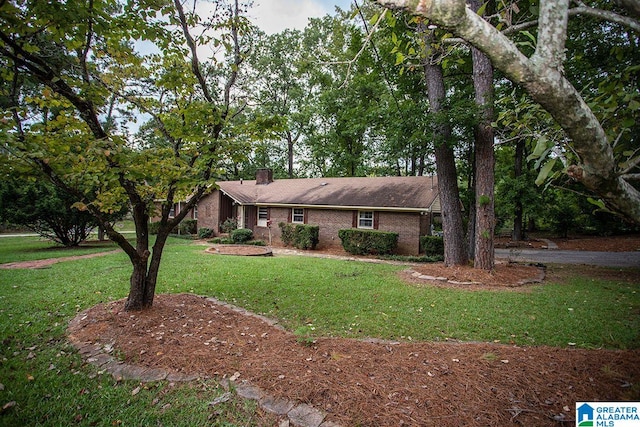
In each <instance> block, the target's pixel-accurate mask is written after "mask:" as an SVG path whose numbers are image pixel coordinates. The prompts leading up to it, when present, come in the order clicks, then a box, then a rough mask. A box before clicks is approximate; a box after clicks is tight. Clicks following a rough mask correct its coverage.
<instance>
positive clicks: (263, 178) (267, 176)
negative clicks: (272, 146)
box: [256, 168, 273, 185]
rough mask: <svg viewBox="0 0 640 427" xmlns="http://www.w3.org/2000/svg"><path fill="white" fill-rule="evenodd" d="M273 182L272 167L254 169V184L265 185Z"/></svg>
mask: <svg viewBox="0 0 640 427" xmlns="http://www.w3.org/2000/svg"><path fill="white" fill-rule="evenodd" d="M272 182H273V170H272V169H267V168H265V169H258V170H257V171H256V185H267V184H270V183H272Z"/></svg>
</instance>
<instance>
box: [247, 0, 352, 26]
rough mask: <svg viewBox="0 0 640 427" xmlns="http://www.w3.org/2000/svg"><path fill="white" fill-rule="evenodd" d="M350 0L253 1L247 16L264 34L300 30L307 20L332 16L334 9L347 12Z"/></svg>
mask: <svg viewBox="0 0 640 427" xmlns="http://www.w3.org/2000/svg"><path fill="white" fill-rule="evenodd" d="M350 3H351V0H255V3H254V7H253V8H252V9H251V10H250V11H249V16H250V17H251V18H252V20H253V22H254V23H255V24H256V25H258V26H259V27H260V28H261V29H262V30H263V31H264V32H265V33H267V34H274V33H279V32H281V31H283V30H284V29H285V28H291V29H297V30H302V29H303V28H304V27H305V26H306V25H307V21H308V20H309V18H319V17H321V16H324V15H327V14H329V15H333V14H334V12H335V7H336V6H339V7H340V8H341V9H343V10H348V9H349V7H350Z"/></svg>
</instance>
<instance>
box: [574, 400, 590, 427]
mask: <svg viewBox="0 0 640 427" xmlns="http://www.w3.org/2000/svg"><path fill="white" fill-rule="evenodd" d="M577 411H578V416H577V417H576V425H577V426H578V427H593V408H592V407H591V405H589V404H588V403H583V404H582V405H580V406H579V407H578V408H577Z"/></svg>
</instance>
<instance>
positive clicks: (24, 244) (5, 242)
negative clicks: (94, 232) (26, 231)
mask: <svg viewBox="0 0 640 427" xmlns="http://www.w3.org/2000/svg"><path fill="white" fill-rule="evenodd" d="M117 248H118V246H117V245H115V244H114V243H113V242H110V241H105V242H97V241H92V242H90V243H88V244H83V245H81V246H79V247H75V248H65V247H64V246H62V245H59V244H57V243H53V242H51V241H50V240H45V239H42V238H39V237H0V264H4V263H8V262H16V261H30V260H37V259H47V258H61V257H67V256H75V255H87V254H92V253H96V252H105V251H111V250H114V249H117Z"/></svg>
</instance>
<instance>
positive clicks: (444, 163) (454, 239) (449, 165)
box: [424, 55, 469, 266]
mask: <svg viewBox="0 0 640 427" xmlns="http://www.w3.org/2000/svg"><path fill="white" fill-rule="evenodd" d="M424 73H425V78H426V83H427V96H428V99H429V108H430V111H431V113H432V114H438V113H440V112H441V111H442V110H443V107H442V101H443V100H444V98H445V87H444V76H443V73H442V66H441V65H439V64H432V63H431V61H430V58H429V57H428V55H427V60H426V61H425V66H424ZM435 134H436V139H437V142H436V144H435V145H436V148H435V155H436V171H437V175H438V194H439V195H440V206H441V209H442V231H443V234H444V263H445V265H446V266H452V265H465V264H467V263H468V262H469V258H468V254H467V247H466V242H465V238H464V224H463V221H462V209H461V203H460V193H459V190H458V174H457V171H456V161H455V160H456V159H455V156H454V153H453V149H452V148H451V147H450V146H449V145H448V143H449V142H450V139H451V128H450V127H449V125H447V124H439V125H437V127H436V129H435Z"/></svg>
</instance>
